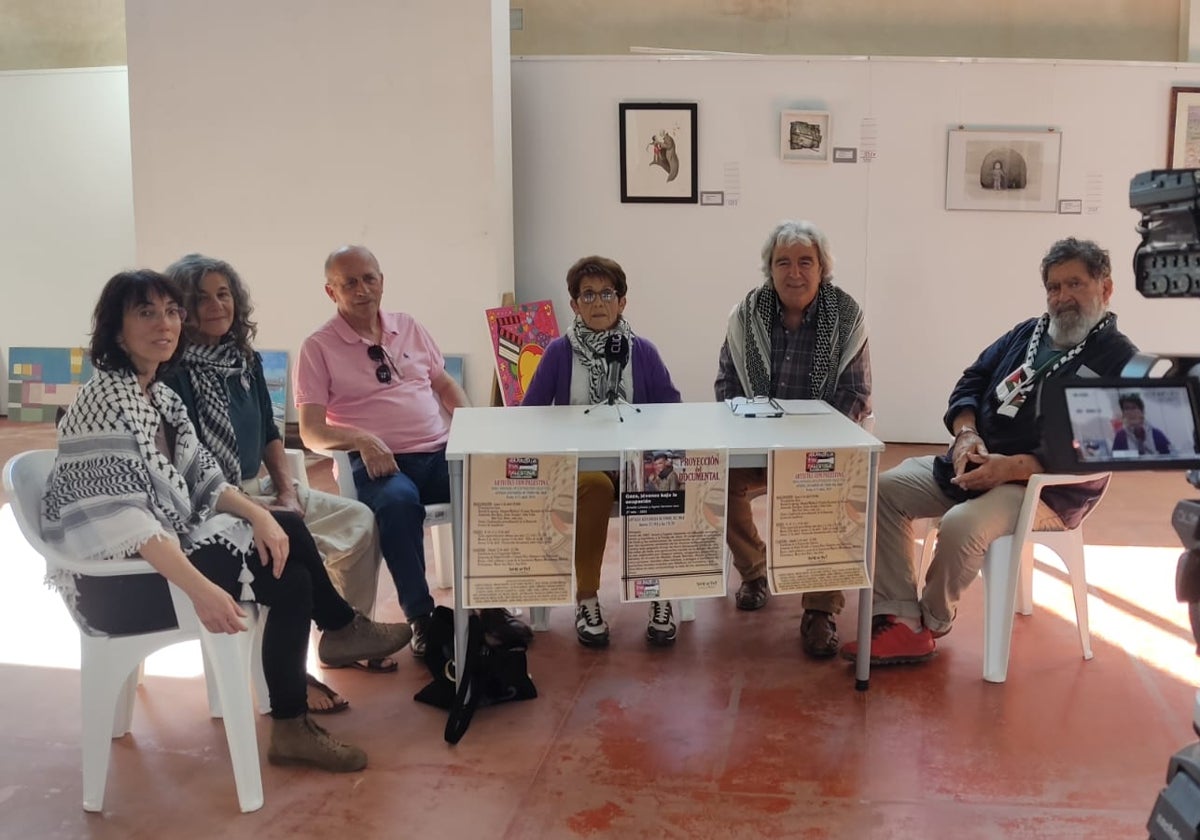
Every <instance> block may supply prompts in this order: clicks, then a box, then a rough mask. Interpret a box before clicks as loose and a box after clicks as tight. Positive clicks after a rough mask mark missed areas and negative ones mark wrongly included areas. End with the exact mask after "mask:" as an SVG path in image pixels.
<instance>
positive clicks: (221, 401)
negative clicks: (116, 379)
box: [182, 341, 254, 485]
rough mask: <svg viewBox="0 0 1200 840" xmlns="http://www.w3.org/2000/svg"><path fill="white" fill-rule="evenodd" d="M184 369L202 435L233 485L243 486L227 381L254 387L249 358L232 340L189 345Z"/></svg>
mask: <svg viewBox="0 0 1200 840" xmlns="http://www.w3.org/2000/svg"><path fill="white" fill-rule="evenodd" d="M182 364H183V369H184V370H185V371H186V372H187V375H188V379H189V380H190V382H191V385H192V392H193V393H195V395H196V414H197V419H198V420H199V421H200V429H199V432H200V436H201V437H202V438H203V440H204V445H205V446H206V447H208V449H209V451H211V452H212V454H213V456H214V457H215V458H216V459H217V463H218V464H220V465H221V472H223V473H224V474H225V480H226V481H228V482H229V483H230V484H233V485H239V484H241V483H242V465H241V458H240V457H239V456H238V443H237V434H236V433H235V432H234V430H233V423H232V421H230V419H229V392H228V391H226V390H225V381H226V380H227V379H229V378H230V377H233V376H236V377H237V378H238V382H239V384H240V385H241V387H242V388H244V389H245V390H246V391H247V392H249V391H250V388H251V387H253V384H254V370H253V368H252V367H251V366H250V363H249V359H247V358H246V355H245V354H244V353H242V352H241V351H240V350H238V348H237V345H236V344H234V343H233V342H232V341H222V342H221V343H220V344H213V345H206V344H189V345H188V346H187V347H186V348H184V351H183V359H182Z"/></svg>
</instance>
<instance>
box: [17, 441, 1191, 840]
mask: <svg viewBox="0 0 1200 840" xmlns="http://www.w3.org/2000/svg"><path fill="white" fill-rule="evenodd" d="M52 442H53V436H52V433H51V431H50V429H49V427H46V426H38V427H28V426H19V425H17V424H12V423H7V422H4V421H0V461H2V460H3V459H5V458H7V456H8V455H10V454H12V453H13V452H16V451H19V450H21V449H24V448H29V447H34V446H47V445H52ZM915 451H926V450H923V449H920V450H919V449H918V448H914V447H902V446H892V447H889V451H888V453H887V454H886V456H885V459H884V461H885V465H890V464H893V463H896V462H897V461H898V460H899V459H900V457H902V456H903V455H905V454H911V453H913V452H915ZM310 478H311V480H312V481H313V482H314V483H316V484H317V485H319V486H321V487H324V488H327V489H332V487H333V484H332V480H331V479H330V476H329V472H328V465H327V462H317V463H314V465H313V468H312V469H311V470H310ZM1185 495H1195V493H1194V491H1191V490H1190V488H1188V487H1187V486H1186V484H1185V483H1184V482H1183V480H1182V479H1181V478H1180V477H1179V476H1178V475H1165V474H1159V475H1155V474H1142V475H1133V474H1125V475H1118V476H1117V477H1116V478H1115V479H1114V481H1113V487H1112V489H1111V491H1110V493H1109V496H1108V498H1107V499H1106V500H1105V503H1104V505H1103V506H1102V508H1101V509H1100V511H1099V513H1098V514H1097V515H1096V516H1094V517H1093V518H1092V519H1091V520H1090V521H1089V525H1088V529H1087V538H1088V539H1087V541H1088V563H1089V571H1088V577H1089V584H1090V588H1091V592H1092V598H1091V599H1090V608H1091V618H1092V631H1093V633H1092V647H1093V650H1094V652H1095V658H1094V659H1093V660H1092V661H1090V662H1085V661H1083V659H1082V658H1081V656H1080V648H1079V638H1078V635H1077V633H1076V629H1075V623H1074V613H1073V608H1072V606H1071V601H1070V592H1069V588H1068V587H1067V586H1066V584H1065V583H1064V576H1063V573H1062V571H1061V570H1060V569H1059V568H1058V567H1057V565H1055V564H1053V563H1046V562H1043V561H1042V560H1039V564H1038V573H1037V574H1036V575H1035V584H1034V600H1035V613H1034V615H1033V616H1030V617H1024V616H1018V617H1017V620H1016V622H1015V626H1014V631H1013V644H1012V663H1011V666H1010V669H1009V678H1008V682H1007V683H1006V684H1004V685H991V684H988V683H985V682H983V680H982V679H981V676H980V675H981V670H982V605H981V589H982V587H981V586H980V585H978V584H977V585H976V586H974V587H972V588H971V590H970V591H969V593H968V596H967V598H966V599H965V600H964V602H963V604H962V606H961V609H960V619H959V621H958V622H957V624H956V626H955V630H954V633H953V634H951V635H950V636H947V637H946V638H945V639H943V640H941V642H940V643H939V654H938V656H937V657H936V658H935V659H934V660H933V661H932V662H930V663H928V664H927V665H925V666H917V667H910V668H900V669H892V670H885V669H876V670H875V672H874V673H873V674H872V679H871V689H870V691H869V692H867V693H865V694H864V693H858V692H855V691H854V690H853V676H852V672H851V666H850V665H849V664H848V663H843V662H840V661H831V662H812V661H808V660H806V659H804V658H803V656H802V655H801V654H800V651H799V641H798V626H799V616H800V605H799V599H797V598H785V597H776V598H774V599H772V601H771V603H770V604H769V605H768V607H767V608H766V609H764V610H762V611H760V612H757V613H739V612H738V611H737V610H735V609H734V607H733V602H732V598H726V599H722V600H714V601H705V602H702V603H700V604H699V606H698V609H697V616H698V617H697V621H696V622H695V623H693V624H687V625H684V626H683V627H682V628H681V631H680V635H679V641H678V643H677V644H676V645H675V647H674V648H673V649H669V650H657V649H649V648H647V646H646V645H645V643H644V640H643V634H644V628H645V609H644V608H643V607H640V606H637V605H618V604H617V600H618V599H617V592H616V585H615V580H614V579H613V578H614V575H613V571H614V570H613V565H611V564H610V565H609V568H608V570H607V574H606V580H605V585H604V591H603V594H604V596H605V599H606V600H605V603H606V605H608V606H607V609H606V614H607V616H608V617H609V620H610V621H611V623H612V630H613V641H612V646H611V647H610V649H609V650H607V651H592V650H585V649H583V648H581V647H580V646H579V645H578V644H577V643H576V642H575V640H574V633H573V627H572V622H573V617H572V615H571V614H570V613H571V611H570V610H568V609H564V608H559V609H555V610H554V611H552V613H551V631H550V632H549V633H543V634H539V635H538V637H537V640H536V642H535V644H534V645H533V647H532V648H531V649H530V653H529V663H530V669H531V671H532V673H533V677H534V680H535V682H536V683H537V686H538V690H539V693H540V696H539V697H538V699H536V700H533V701H530V702H527V703H518V704H511V705H506V706H500V707H496V708H490V709H483V710H481V711H480V712H479V713H478V714H477V717H476V720H475V722H474V723H473V724H472V727H471V729H470V731H469V732H468V733H467V735H466V737H465V738H464V740H463V741H462V743H460V744H459V745H458V746H456V747H449V746H447V745H446V744H445V743H444V742H443V741H442V739H441V730H442V726H443V725H444V722H445V715H444V713H442V712H439V711H438V710H436V709H432V708H429V707H425V706H421V705H419V704H417V703H414V702H413V701H412V695H413V694H414V693H415V692H416V691H417V690H418V689H419V688H420V687H421V686H422V685H423V684H424V683H425V681H426V678H425V675H424V672H423V669H422V667H421V666H420V665H419V663H416V662H413V661H411V660H410V659H409V658H408V657H407V656H405V657H402V659H401V667H400V671H399V672H398V673H396V674H393V675H382V676H381V675H370V674H364V673H361V672H357V671H331V672H326V674H325V678H326V680H327V681H328V682H329V683H331V684H332V685H333V686H335V687H336V688H337V689H338V690H339V691H341V692H343V693H344V694H345V695H346V696H347V697H348V698H349V699H350V701H351V710H350V711H349V712H347V713H345V714H342V715H338V716H335V717H332V718H326V719H325V720H324V721H323V722H325V723H327V724H328V726H329V728H330V729H331V731H333V732H334V733H335V734H338V735H340V736H343V737H345V738H347V739H348V740H352V741H355V742H357V743H360V744H362V745H364V746H365V747H366V748H367V749H368V751H369V752H370V756H371V767H370V768H369V769H368V770H367V771H366V772H364V773H362V774H356V775H351V776H343V777H337V776H330V775H327V774H322V773H318V772H313V771H304V770H296V769H288V770H284V769H279V768H274V767H271V766H269V765H267V764H265V763H264V765H263V781H264V787H265V791H266V805H265V806H264V808H263V809H262V810H261V811H259V812H257V813H255V814H249V815H239V814H238V813H237V809H236V799H235V797H234V791H233V783H232V778H231V776H230V773H229V765H228V757H227V753H226V748H225V743H224V737H223V734H222V731H221V726H220V724H219V722H214V721H212V720H210V719H209V718H208V716H207V713H206V708H205V695H204V689H203V685H202V681H201V678H199V677H196V676H189V677H182V678H181V677H170V676H149V677H148V678H147V681H146V684H145V685H144V686H143V688H142V689H141V690H140V692H139V697H138V706H137V710H136V712H135V716H134V724H133V732H132V734H131V735H130V736H127V737H126V738H123V739H121V740H118V741H115V742H114V743H113V754H112V766H111V769H110V773H109V783H108V791H107V796H106V799H105V813H104V814H103V815H87V814H84V813H83V811H82V810H81V809H80V805H79V802H80V776H79V772H80V771H79V747H78V736H79V698H78V674H77V672H76V671H75V670H73V669H71V668H69V667H47V666H45V665H39V664H13V663H14V662H25V663H38V662H49V661H55V662H59V661H63V660H64V658H65V660H66V661H68V662H69V661H70V656H69V654H68V655H66V656H65V657H64V655H63V654H61V653H59V654H55V658H53V659H52V658H51V655H50V653H49V652H48V647H49V646H50V645H51V644H55V643H56V641H55V640H61V639H63V638H66V639H67V641H68V643H69V642H70V641H71V637H70V635H69V630H70V628H69V626H68V627H66V628H65V630H64V625H63V622H65V621H67V619H66V614H65V612H64V611H62V609H61V607H60V606H58V605H57V604H55V603H54V602H53V601H52V600H47V601H46V603H47V604H48V606H46V607H39V608H38V609H39V610H41V612H39V613H38V614H37V615H36V617H35V618H32V619H26V620H25V623H24V624H20V625H18V624H16V623H15V620H14V619H13V618H12V617H11V613H12V612H13V605H14V604H17V603H19V602H25V603H40V602H38V600H37V599H39V598H42V599H44V598H45V596H44V595H43V594H42V593H41V592H40V591H39V590H38V587H37V583H36V581H37V574H36V569H35V568H32V567H31V566H30V561H29V559H28V556H27V554H28V552H27V550H26V551H25V553H24V554H22V552H21V551H19V550H18V551H14V550H12V549H13V547H12V546H11V545H5V546H3V549H4V551H3V553H0V556H3V557H4V558H5V560H6V561H7V562H6V565H5V566H3V567H0V568H3V569H4V577H3V581H2V582H0V598H6V599H7V600H2V601H0V603H3V604H4V605H5V610H4V612H5V613H8V614H9V615H8V617H7V618H6V616H5V615H3V614H0V654H4V652H7V657H8V659H9V660H11V661H6V660H5V659H4V658H3V657H0V680H2V681H3V685H4V690H3V691H0V720H3V721H4V723H3V724H0V837H4V838H7V837H55V838H75V837H91V838H108V837H114V838H115V837H121V838H141V837H145V838H152V837H153V838H158V837H162V836H170V837H182V838H188V837H214V836H222V837H229V838H240V837H246V838H255V840H270V838H288V840H296V838H302V837H308V836H312V837H326V836H347V837H354V838H356V840H362V839H363V838H375V837H380V838H383V837H389V838H390V837H410V836H421V835H427V836H441V837H448V838H459V837H463V838H481V837H485V838H492V837H495V838H501V837H503V838H511V839H512V840H524V838H607V837H625V836H655V837H662V838H664V840H665V839H666V838H710V837H711V838H813V840H816V838H834V837H872V838H876V837H877V838H899V839H905V838H914V839H915V838H967V840H974V839H975V838H979V840H990V838H1078V837H1084V836H1089V837H1136V836H1144V834H1145V830H1144V826H1145V822H1146V819H1147V817H1148V815H1149V811H1150V807H1151V805H1152V803H1153V801H1154V797H1155V796H1156V795H1157V792H1158V790H1159V788H1160V787H1161V785H1162V784H1163V777H1164V774H1165V771H1166V766H1167V759H1168V757H1169V756H1170V754H1171V753H1172V752H1174V751H1175V750H1176V749H1178V748H1180V747H1181V746H1183V745H1185V744H1186V743H1187V742H1188V741H1189V740H1190V739H1192V738H1193V737H1194V736H1193V735H1192V734H1191V729H1190V722H1191V711H1192V699H1193V696H1194V694H1195V690H1196V688H1195V687H1196V685H1197V684H1198V683H1200V662H1198V661H1197V660H1196V658H1195V656H1194V643H1193V642H1192V640H1191V638H1190V631H1189V630H1188V628H1187V620H1186V612H1185V611H1184V610H1183V608H1182V607H1181V606H1180V605H1178V604H1176V603H1175V602H1174V598H1173V590H1172V580H1173V573H1174V558H1175V556H1177V554H1178V550H1177V543H1176V541H1175V537H1174V534H1173V532H1172V531H1171V529H1170V527H1169V523H1168V517H1169V513H1170V509H1171V506H1172V505H1173V504H1174V502H1175V500H1176V499H1177V498H1179V497H1181V496H1185ZM4 501H6V500H5V499H4V498H3V496H0V505H2V504H3V503H4ZM7 515H8V514H7V512H6V511H3V510H2V509H0V525H3V523H4V521H5V520H4V517H5V516H7ZM1130 546H1135V547H1136V546H1144V547H1146V548H1144V549H1142V548H1129V547H1130ZM610 561H615V557H612V558H610ZM21 564H24V565H21ZM35 565H36V564H35ZM381 589H383V590H384V592H382V593H381V603H380V612H381V614H382V615H383V616H385V617H395V616H396V615H398V608H397V607H396V605H395V600H394V593H393V592H392V590H391V589H390V584H389V583H388V582H387V581H386V578H385V581H384V586H383V587H381ZM6 590H7V591H6ZM448 596H449V593H448V592H442V593H440V594H439V599H440V600H441V601H442V602H447V601H448ZM856 614H857V599H856V598H854V597H851V598H850V605H849V606H848V608H847V610H846V612H845V613H844V614H843V615H842V616H841V617H840V619H839V628H840V629H841V631H842V635H843V637H844V638H850V637H853V635H854V628H855V620H856ZM64 632H66V633H67V635H66V636H64V635H63V633H64ZM59 646H60V647H61V644H59ZM17 654H20V655H19V656H18V655H17ZM152 672H153V671H152ZM266 733H267V723H266V721H265V720H264V721H262V722H261V723H260V727H259V739H260V745H261V746H262V747H263V748H264V749H265V744H266Z"/></svg>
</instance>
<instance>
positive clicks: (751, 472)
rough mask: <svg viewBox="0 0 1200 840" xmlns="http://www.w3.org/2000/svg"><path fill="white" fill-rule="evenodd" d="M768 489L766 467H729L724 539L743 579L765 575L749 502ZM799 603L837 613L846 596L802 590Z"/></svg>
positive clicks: (764, 551) (763, 546) (761, 546)
mask: <svg viewBox="0 0 1200 840" xmlns="http://www.w3.org/2000/svg"><path fill="white" fill-rule="evenodd" d="M766 489H767V470H766V468H765V467H754V468H749V469H736V470H730V471H729V503H728V505H727V506H726V508H725V510H726V517H727V519H726V531H725V541H726V542H727V543H728V544H729V552H730V554H732V555H733V565H734V568H736V569H737V570H738V574H740V575H741V576H742V580H744V581H748V580H758V579H759V578H761V577H766V575H767V546H766V544H765V543H764V542H763V541H762V538H761V537H760V536H759V535H758V526H757V525H755V524H754V512H753V511H752V510H751V509H750V502H751V500H752V499H754V498H755V497H757V496H761V495H762V494H763V493H765V492H766ZM800 604H801V606H803V607H804V609H806V610H821V611H822V612H827V613H835V614H836V613H840V612H841V611H842V607H844V606H845V605H846V596H845V595H843V594H842V593H841V592H840V591H836V592H805V593H804V595H802V596H801V601H800Z"/></svg>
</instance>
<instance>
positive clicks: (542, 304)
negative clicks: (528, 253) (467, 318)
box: [487, 300, 558, 405]
mask: <svg viewBox="0 0 1200 840" xmlns="http://www.w3.org/2000/svg"><path fill="white" fill-rule="evenodd" d="M487 322H488V330H489V331H490V332H491V334H492V354H493V356H494V357H495V359H496V377H497V378H498V380H499V382H500V394H501V396H502V397H503V399H504V404H505V405H520V404H521V398H522V397H524V396H525V389H526V388H527V387H529V383H530V381H532V379H533V372H534V371H535V370H536V369H537V366H538V362H540V361H541V360H542V353H544V352H545V350H546V347H547V345H549V344H550V342H551V341H553V340H554V339H556V338H558V319H557V318H555V317H554V304H552V303H551V302H550V301H548V300H539V301H534V302H533V303H519V304H516V305H515V306H498V307H496V308H495V309H489V310H487Z"/></svg>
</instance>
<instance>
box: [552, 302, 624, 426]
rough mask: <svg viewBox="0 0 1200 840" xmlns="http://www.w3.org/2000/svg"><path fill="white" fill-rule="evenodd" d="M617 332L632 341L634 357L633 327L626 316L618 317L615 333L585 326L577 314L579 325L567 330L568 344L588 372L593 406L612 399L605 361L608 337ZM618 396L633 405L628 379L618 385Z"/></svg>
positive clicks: (614, 328)
mask: <svg viewBox="0 0 1200 840" xmlns="http://www.w3.org/2000/svg"><path fill="white" fill-rule="evenodd" d="M616 333H620V334H621V335H623V336H625V339H626V340H627V341H629V342H630V344H629V348H630V354H631V356H632V353H633V344H632V342H633V330H631V329H630V328H629V322H628V321H626V320H625V316H624V315H621V316H618V318H617V323H616V324H614V325H613V328H612V329H611V330H605V331H603V332H597V331H596V330H593V329H591V328H590V327H588V326H587V325H586V324H585V323H583V319H582V318H580V317H579V316H578V315H576V316H575V322H574V323H573V324H571V329H569V330H568V331H567V342H568V343H569V344H570V345H571V350H572V351H574V353H575V358H577V359H578V360H579V361H580V362H582V363H583V366H584V368H586V369H587V372H588V393H589V394H591V402H592V405H595V404H596V403H602V402H604V400H605V399H606V398H607V396H608V395H607V394H606V393H605V386H606V383H605V379H606V377H607V376H608V362H606V361H605V360H604V345H605V344H606V343H608V337H609V336H610V335H615V334H616ZM617 396H619V397H620V398H621V399H623V400H625V401H626V402H629V398H630V395H629V394H626V393H625V382H624V377H622V378H621V381H620V382H618V384H617Z"/></svg>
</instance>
